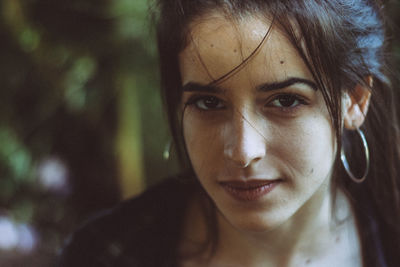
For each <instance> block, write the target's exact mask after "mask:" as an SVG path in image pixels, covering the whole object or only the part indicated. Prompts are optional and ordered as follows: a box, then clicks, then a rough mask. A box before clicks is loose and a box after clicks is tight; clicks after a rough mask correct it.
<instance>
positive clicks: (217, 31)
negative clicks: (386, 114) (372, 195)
mask: <svg viewBox="0 0 400 267" xmlns="http://www.w3.org/2000/svg"><path fill="white" fill-rule="evenodd" d="M269 27H270V23H269V22H268V21H266V20H265V19H259V18H257V17H255V16H250V17H246V18H245V19H242V20H240V21H239V22H238V23H235V24H234V23H232V21H228V20H227V19H226V18H224V17H223V16H222V15H220V14H218V13H214V14H209V15H208V16H207V17H203V18H201V19H199V20H198V21H196V22H195V23H192V27H191V36H190V37H191V38H190V42H189V44H188V45H187V47H186V48H185V49H184V50H183V51H182V52H181V54H180V70H181V77H182V85H183V87H184V88H185V90H186V91H185V92H184V93H183V97H182V99H183V101H182V112H184V117H183V131H184V138H185V143H186V147H187V150H188V154H189V157H190V160H191V163H192V165H193V168H194V171H195V173H196V175H197V177H198V179H199V181H200V183H201V185H202V186H203V188H204V189H205V191H206V192H207V194H208V195H209V196H210V198H211V199H212V201H213V203H214V204H215V206H216V208H217V211H218V212H217V216H218V227H219V232H220V242H219V244H218V247H217V252H216V254H215V255H214V256H213V257H212V258H211V260H209V261H207V264H205V262H204V261H201V260H200V259H197V260H192V261H186V262H185V263H183V264H182V265H183V266H205V265H208V266H302V265H303V264H304V265H307V266H312V265H313V264H314V265H315V266H321V264H325V265H323V266H330V265H326V264H328V263H329V262H330V263H332V261H333V262H335V264H339V263H340V264H341V265H340V266H359V265H360V261H359V259H360V255H359V241H358V238H357V234H356V227H355V223H354V220H353V219H352V213H351V210H350V208H349V207H350V206H349V203H348V201H347V199H346V198H345V197H344V196H343V195H340V197H339V198H338V199H341V200H342V203H343V204H342V205H341V206H340V209H341V210H345V211H346V212H345V213H346V216H347V217H348V218H349V219H348V220H347V222H346V223H344V224H342V225H333V224H332V218H331V214H332V207H331V195H330V179H331V173H332V168H333V166H334V160H335V156H336V153H337V148H336V140H335V133H334V129H333V127H332V124H331V120H330V116H329V113H328V110H327V107H326V104H325V102H324V99H323V97H322V94H321V92H320V91H319V90H316V88H313V86H312V85H310V84H312V83H313V82H314V81H313V78H312V75H311V73H310V72H309V70H308V69H307V67H306V65H305V64H304V62H303V61H302V60H301V58H300V57H299V56H298V54H297V52H296V50H295V49H294V48H293V47H292V46H291V44H290V43H289V42H288V41H287V40H286V38H285V37H284V35H283V34H282V33H281V32H280V31H279V30H278V29H277V28H276V27H272V28H271V31H270V33H269V35H268V36H267V38H266V40H265V42H264V43H262V46H261V47H260V49H259V50H257V53H256V54H255V55H254V56H253V57H252V58H251V60H250V61H248V63H247V64H245V65H244V66H243V68H241V69H240V70H239V71H238V72H236V73H235V74H233V75H231V76H230V77H229V78H228V79H226V80H223V81H222V82H220V83H217V84H216V85H214V86H213V87H210V86H209V85H210V83H212V82H213V81H214V80H216V79H218V78H219V77H221V76H223V75H224V74H226V73H228V72H229V71H231V70H232V69H234V68H235V67H236V66H238V65H239V64H240V63H241V62H243V60H244V58H246V57H247V56H248V55H250V54H251V53H252V52H253V51H254V50H255V48H256V47H257V46H258V45H259V44H260V43H261V42H262V40H263V38H264V36H265V34H266V32H267V30H268V29H269ZM291 78H296V79H301V80H302V81H303V80H305V81H307V82H296V83H294V84H292V85H290V86H285V87H283V88H279V89H274V90H260V88H265V87H266V85H270V84H273V83H275V84H276V83H280V82H283V81H286V80H288V79H291ZM356 91H357V92H359V94H358V95H357V96H354V97H349V96H348V97H345V99H344V100H343V101H344V102H343V103H344V107H345V108H344V118H345V121H344V125H345V126H346V127H348V128H349V129H352V128H353V129H354V128H357V127H359V126H360V125H361V124H362V122H363V118H364V117H365V114H366V110H367V108H368V101H369V94H368V93H367V91H366V90H364V88H362V87H360V86H358V89H357V90H356ZM249 180H251V181H260V180H263V181H268V182H271V181H272V182H273V185H274V187H273V189H272V190H271V191H269V192H268V193H266V194H264V195H262V196H260V197H257V198H256V199H251V200H243V199H237V198H235V197H233V196H232V194H230V193H229V191H228V190H227V189H226V187H225V186H223V184H224V183H225V182H228V183H231V182H238V181H239V182H245V181H249ZM198 199H200V198H194V200H193V203H192V206H191V209H190V212H189V213H188V215H187V222H186V225H190V227H187V228H186V230H185V231H184V232H185V235H186V237H187V240H189V239H190V240H197V241H199V240H200V241H201V239H202V238H203V237H204V233H205V230H204V229H205V227H204V218H202V214H201V212H200V208H199V204H198V202H199V201H200V200H198ZM345 233H348V234H347V236H352V238H343V240H342V241H340V242H338V241H337V239H338V237H340V236H343V235H346V234H345ZM183 243H185V242H183ZM186 245H187V244H186ZM332 251H336V252H337V253H335V258H332V253H329V252H332ZM329 255H330V256H329ZM338 255H339V256H338ZM311 259H312V260H311ZM335 266H339V265H335Z"/></svg>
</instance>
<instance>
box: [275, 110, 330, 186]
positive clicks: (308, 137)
mask: <svg viewBox="0 0 400 267" xmlns="http://www.w3.org/2000/svg"><path fill="white" fill-rule="evenodd" d="M280 132H281V134H280V141H278V142H276V141H277V140H276V141H275V142H274V144H275V145H274V148H275V151H276V153H277V157H279V159H280V160H282V161H284V168H285V169H286V170H285V171H286V172H287V173H289V175H290V176H292V177H307V178H308V179H307V180H308V181H311V180H314V179H316V180H319V179H321V177H326V175H327V174H328V173H329V171H330V169H331V167H332V165H333V161H334V158H335V153H336V148H335V141H334V140H335V137H334V131H333V129H332V127H331V125H330V123H329V121H328V120H327V119H326V118H324V117H319V118H317V117H312V118H309V119H305V120H300V121H298V122H296V123H295V124H293V125H291V126H290V127H288V128H285V129H281V131H280ZM278 143H279V144H280V145H277V144H278ZM296 181H297V182H299V181H301V180H299V179H297V180H296Z"/></svg>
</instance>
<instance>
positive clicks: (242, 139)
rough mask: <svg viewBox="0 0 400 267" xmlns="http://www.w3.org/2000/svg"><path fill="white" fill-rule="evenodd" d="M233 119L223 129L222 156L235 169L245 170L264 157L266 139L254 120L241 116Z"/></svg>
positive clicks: (238, 115)
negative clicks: (232, 164)
mask: <svg viewBox="0 0 400 267" xmlns="http://www.w3.org/2000/svg"><path fill="white" fill-rule="evenodd" d="M235 117H236V118H235V119H233V120H232V122H231V123H229V124H228V125H227V127H226V129H225V136H224V138H225V144H224V156H225V158H226V159H227V160H229V161H230V162H232V163H234V165H235V166H236V167H238V168H246V167H248V166H250V165H251V164H252V163H255V162H257V161H259V160H260V159H262V158H263V157H264V156H265V154H266V139H265V136H264V135H263V133H262V132H261V128H262V127H257V126H258V125H257V121H256V120H249V119H248V118H247V117H245V116H244V115H242V114H237V116H235Z"/></svg>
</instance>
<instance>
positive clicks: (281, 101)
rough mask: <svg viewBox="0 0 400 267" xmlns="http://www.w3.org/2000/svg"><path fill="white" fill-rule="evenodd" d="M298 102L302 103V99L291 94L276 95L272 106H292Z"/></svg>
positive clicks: (298, 103)
mask: <svg viewBox="0 0 400 267" xmlns="http://www.w3.org/2000/svg"><path fill="white" fill-rule="evenodd" d="M300 104H304V101H303V100H302V99H301V98H299V97H298V96H296V95H293V94H284V95H278V96H277V97H275V99H274V100H273V101H272V105H273V106H275V107H280V108H294V107H296V106H298V105H300Z"/></svg>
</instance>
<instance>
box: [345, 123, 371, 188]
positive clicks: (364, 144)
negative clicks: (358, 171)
mask: <svg viewBox="0 0 400 267" xmlns="http://www.w3.org/2000/svg"><path fill="white" fill-rule="evenodd" d="M357 133H358V134H359V135H360V138H361V141H362V144H363V147H364V154H365V164H366V168H365V172H364V175H363V176H362V177H361V178H356V177H355V176H354V175H353V173H352V172H351V170H350V167H349V163H348V162H347V158H346V155H345V153H344V149H343V146H342V149H341V151H340V159H341V161H342V164H343V166H344V169H345V170H346V172H347V174H348V175H349V177H350V178H351V180H353V181H354V182H356V183H362V182H364V180H365V179H366V178H367V175H368V171H369V149H368V143H367V140H366V139H365V136H364V133H363V132H362V131H361V130H360V129H358V128H357Z"/></svg>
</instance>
